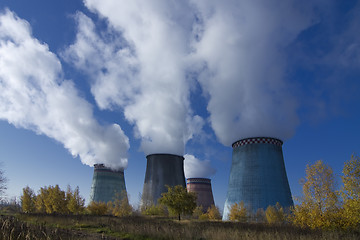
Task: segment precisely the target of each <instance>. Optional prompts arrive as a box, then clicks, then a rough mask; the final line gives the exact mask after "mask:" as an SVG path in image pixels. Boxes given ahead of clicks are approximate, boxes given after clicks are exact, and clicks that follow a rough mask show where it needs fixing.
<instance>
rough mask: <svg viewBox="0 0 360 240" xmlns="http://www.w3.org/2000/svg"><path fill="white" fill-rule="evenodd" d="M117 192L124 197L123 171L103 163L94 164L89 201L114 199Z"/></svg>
mask: <svg viewBox="0 0 360 240" xmlns="http://www.w3.org/2000/svg"><path fill="white" fill-rule="evenodd" d="M117 193H118V194H120V197H124V196H123V193H126V187H125V178H124V171H123V170H117V171H115V170H112V169H110V168H107V167H105V166H104V164H95V165H94V176H93V181H92V186H91V193H90V201H94V202H105V203H107V202H109V201H114V199H115V197H116V194H117Z"/></svg>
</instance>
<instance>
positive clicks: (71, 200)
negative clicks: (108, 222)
mask: <svg viewBox="0 0 360 240" xmlns="http://www.w3.org/2000/svg"><path fill="white" fill-rule="evenodd" d="M66 201H67V208H68V211H69V212H70V213H72V214H80V213H82V212H84V210H85V207H84V205H85V199H84V198H82V197H81V196H80V190H79V187H76V188H75V190H74V191H72V190H71V187H70V186H68V189H67V192H66Z"/></svg>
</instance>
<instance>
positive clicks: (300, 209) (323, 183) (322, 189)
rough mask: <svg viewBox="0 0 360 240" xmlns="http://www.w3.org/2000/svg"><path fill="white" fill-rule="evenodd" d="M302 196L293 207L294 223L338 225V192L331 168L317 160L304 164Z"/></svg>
mask: <svg viewBox="0 0 360 240" xmlns="http://www.w3.org/2000/svg"><path fill="white" fill-rule="evenodd" d="M301 182H302V185H303V196H302V197H301V198H300V199H299V202H300V204H299V205H297V206H295V208H294V209H293V217H292V221H293V223H294V224H295V225H298V226H302V227H310V228H313V229H314V228H324V229H331V228H335V227H337V226H338V224H339V223H338V222H339V211H338V210H339V207H338V193H337V192H336V191H335V180H334V174H333V170H332V169H331V167H330V166H328V165H326V164H324V163H323V161H321V160H319V161H317V162H316V163H314V164H313V165H307V166H306V176H305V179H302V181H301Z"/></svg>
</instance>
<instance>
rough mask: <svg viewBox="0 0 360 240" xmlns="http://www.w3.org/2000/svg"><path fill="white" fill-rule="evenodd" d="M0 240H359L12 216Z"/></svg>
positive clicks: (207, 225)
mask: <svg viewBox="0 0 360 240" xmlns="http://www.w3.org/2000/svg"><path fill="white" fill-rule="evenodd" d="M0 228H1V229H0V232H1V234H2V235H1V236H0V239H10V238H12V239H26V237H29V236H30V238H27V239H129V240H131V239H134V240H153V239H164V240H165V239H194V240H200V239H201V240H205V239H214V240H217V239H219V240H220V239H221V240H223V239H229V240H232V239H246V240H253V239H265V240H266V239H291V240H295V239H300V240H307V239H319V240H320V239H349V240H352V239H360V234H359V233H358V232H331V231H320V230H319V231H314V230H309V229H301V228H296V227H293V226H291V225H285V226H268V225H266V224H254V223H253V224H250V223H236V222H222V221H199V220H184V221H180V222H179V221H177V220H174V219H169V218H156V217H143V216H133V217H126V218H118V217H113V216H91V215H78V216H71V215H69V216H65V215H45V214H15V215H12V216H9V215H7V216H5V215H2V216H1V217H0Z"/></svg>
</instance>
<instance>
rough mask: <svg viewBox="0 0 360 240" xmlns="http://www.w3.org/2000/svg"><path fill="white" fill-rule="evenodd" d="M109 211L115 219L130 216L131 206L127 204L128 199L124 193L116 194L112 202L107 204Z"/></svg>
mask: <svg viewBox="0 0 360 240" xmlns="http://www.w3.org/2000/svg"><path fill="white" fill-rule="evenodd" d="M108 207H110V209H111V214H112V215H114V216H116V217H125V216H130V215H131V214H132V212H133V208H132V206H131V205H130V204H129V199H128V196H127V193H126V191H123V192H122V193H116V194H115V198H114V201H113V202H111V201H110V202H109V203H108Z"/></svg>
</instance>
